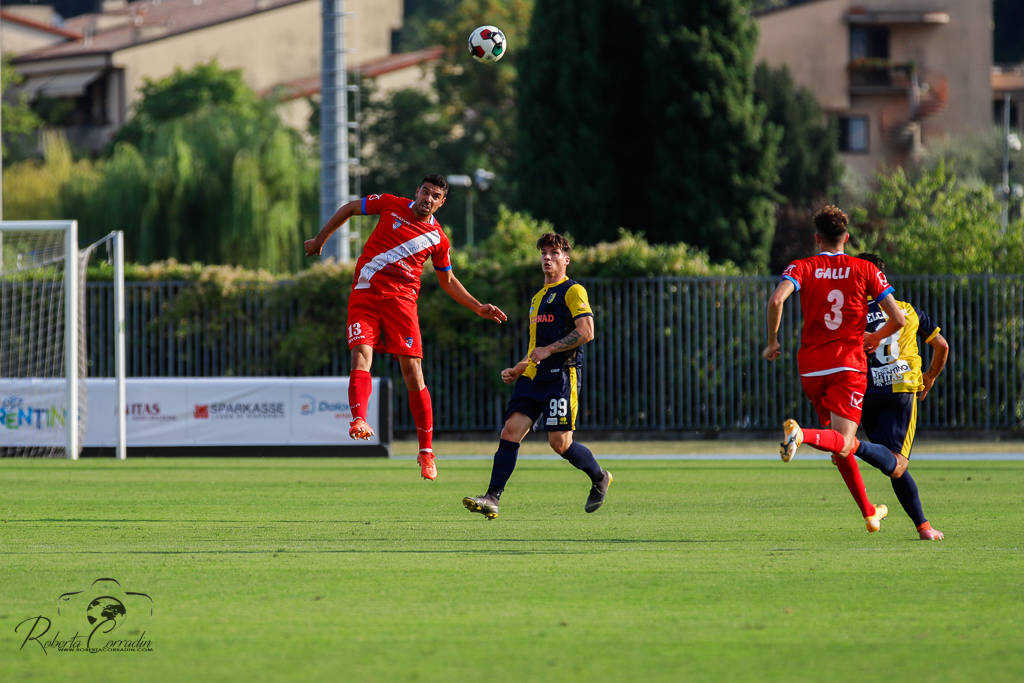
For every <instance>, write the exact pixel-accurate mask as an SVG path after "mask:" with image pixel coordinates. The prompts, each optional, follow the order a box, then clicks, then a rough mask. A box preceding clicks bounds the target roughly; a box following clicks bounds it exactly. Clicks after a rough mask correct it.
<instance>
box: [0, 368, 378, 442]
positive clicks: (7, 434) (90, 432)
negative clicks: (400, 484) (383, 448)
mask: <svg viewBox="0 0 1024 683" xmlns="http://www.w3.org/2000/svg"><path fill="white" fill-rule="evenodd" d="M85 388H86V392H85V400H84V401H83V409H82V414H83V416H84V418H85V422H86V431H85V438H84V439H83V446H84V447H86V448H90V447H113V446H114V445H115V443H116V430H117V422H116V412H115V410H116V408H115V384H114V380H112V379H87V380H85ZM64 390H65V385H64V381H63V380H61V379H10V378H0V446H37V445H49V446H60V445H62V444H63V443H64V423H65V420H66V417H67V402H66V400H65V396H64ZM125 392H126V396H127V401H126V409H125V413H126V416H127V439H128V446H129V447H131V446H245V445H252V446H289V445H295V446H333V445H377V444H380V437H379V435H375V436H374V437H373V438H372V439H370V440H369V441H358V442H356V441H354V440H352V439H350V438H349V436H348V424H349V422H350V421H351V420H352V414H351V412H350V410H349V406H348V378H347V377H314V378H305V377H303V378H284V377H272V378H262V377H242V378H231V379H225V378H195V379H191V378H181V379H179V378H155V377H154V378H145V377H132V378H129V379H128V380H127V381H126V387H125ZM379 397H380V380H379V379H378V378H374V380H373V394H372V398H371V400H370V405H369V406H368V411H367V413H368V414H367V419H368V421H369V422H370V424H378V423H379V415H380V410H379V407H378V403H379Z"/></svg>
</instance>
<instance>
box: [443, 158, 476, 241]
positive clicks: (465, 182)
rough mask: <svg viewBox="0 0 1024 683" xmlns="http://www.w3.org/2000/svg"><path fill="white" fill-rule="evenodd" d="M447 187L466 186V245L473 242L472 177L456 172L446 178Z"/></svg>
mask: <svg viewBox="0 0 1024 683" xmlns="http://www.w3.org/2000/svg"><path fill="white" fill-rule="evenodd" d="M447 180H448V186H449V187H464V188H466V245H467V246H468V245H470V244H473V179H472V178H471V177H469V176H468V175H465V174H462V173H457V174H454V175H450V176H448V178H447Z"/></svg>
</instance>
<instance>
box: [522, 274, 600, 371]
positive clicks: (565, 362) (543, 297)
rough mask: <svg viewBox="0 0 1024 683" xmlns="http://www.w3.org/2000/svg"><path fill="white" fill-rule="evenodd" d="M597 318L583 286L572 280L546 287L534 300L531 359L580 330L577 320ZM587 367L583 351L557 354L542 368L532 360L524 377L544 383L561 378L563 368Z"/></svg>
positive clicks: (531, 306) (577, 349)
mask: <svg viewBox="0 0 1024 683" xmlns="http://www.w3.org/2000/svg"><path fill="white" fill-rule="evenodd" d="M588 315H589V316H593V315H594V311H593V310H591V308H590V300H589V299H588V298H587V290H586V289H584V288H583V285H581V284H580V283H578V282H576V281H575V280H570V279H569V278H568V277H566V278H564V279H562V280H561V281H559V282H556V283H554V284H551V285H544V287H543V288H542V289H541V290H540V291H539V292H537V293H536V294H534V295H533V299H531V300H530V348H529V349H528V350H527V352H526V355H527V356H529V355H530V354H532V353H533V350H534V349H535V348H537V347H539V346H547V345H548V344H553V343H554V342H556V341H558V340H559V339H561V338H562V337H564V336H565V335H567V334H569V333H570V332H572V331H573V330H575V329H576V319H577V318H582V317H584V316H588ZM571 367H572V368H577V369H579V368H582V367H583V348H582V347H576V348H575V349H569V350H568V351H560V352H557V353H553V354H551V355H550V356H548V357H547V358H545V359H544V360H542V361H541V362H540V364H539V365H538V364H537V363H534V362H533V361H532V360H531V361H530V363H529V365H527V366H526V370H524V371H523V376H524V377H529V378H530V379H539V380H544V379H547V378H548V377H556V376H557V377H559V378H561V372H562V369H563V368H571Z"/></svg>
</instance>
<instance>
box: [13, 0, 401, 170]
mask: <svg viewBox="0 0 1024 683" xmlns="http://www.w3.org/2000/svg"><path fill="white" fill-rule="evenodd" d="M344 5H345V8H344V9H345V11H346V12H347V13H348V16H347V17H346V28H347V34H346V46H347V49H348V50H349V52H350V54H349V55H348V56H347V61H348V63H349V64H350V65H353V66H358V65H359V64H360V63H363V62H373V61H375V60H378V59H380V58H383V57H386V56H388V55H390V54H391V46H392V34H393V32H394V31H396V30H398V29H400V28H401V25H402V11H403V1H402V0H346V2H345V3H344ZM321 26H322V3H321V1H320V0H137V1H136V2H124V1H123V0H107V2H105V3H104V8H103V11H102V12H100V13H97V14H86V15H82V16H79V17H74V18H73V19H70V20H68V21H67V22H65V23H64V25H63V27H62V29H63V30H64V31H66V32H67V33H68V34H69V36H68V37H67V38H66V39H64V40H61V41H60V42H59V43H56V44H51V45H48V46H44V47H41V48H39V49H35V50H32V51H29V52H26V53H23V54H21V55H19V56H17V57H16V58H15V59H14V60H13V63H14V65H15V67H16V68H17V69H18V71H19V72H20V73H21V74H22V75H23V76H25V81H24V82H23V83H21V84H20V85H19V87H18V90H19V91H20V92H22V93H24V94H26V95H27V96H28V97H29V98H30V99H33V98H36V97H40V96H48V97H57V98H66V99H69V100H71V101H72V102H73V103H74V111H73V113H72V114H71V116H70V117H69V119H68V121H67V125H66V127H65V130H66V132H67V134H68V138H69V140H70V141H71V142H72V143H74V144H76V145H78V146H80V147H83V148H85V149H94V150H96V149H100V148H102V147H103V146H104V145H105V144H107V142H109V140H110V138H111V136H112V135H113V133H114V132H115V131H116V130H117V129H118V128H120V127H121V126H122V125H123V124H124V122H125V121H126V120H127V119H128V117H129V116H130V115H131V109H132V105H133V104H134V103H135V102H136V101H137V99H138V98H139V96H140V94H141V88H142V86H143V85H144V84H145V82H146V81H147V79H148V80H155V79H160V78H163V77H166V76H169V75H171V74H172V73H174V71H175V69H178V68H181V69H186V70H187V69H190V68H192V67H194V66H196V65H198V64H205V63H208V62H210V61H212V60H216V61H217V62H218V63H219V64H220V66H221V67H223V68H225V69H240V70H241V71H242V74H243V77H244V78H245V80H246V82H247V83H248V85H249V86H250V87H252V88H253V89H254V90H256V91H257V92H269V91H271V90H273V89H274V88H275V86H283V85H287V84H290V83H294V82H296V81H300V80H303V79H316V78H318V77H319V74H320V65H321V54H320V53H321V30H322V29H321ZM286 118H289V117H288V116H287V113H286ZM289 123H291V124H293V125H298V124H299V122H297V121H289Z"/></svg>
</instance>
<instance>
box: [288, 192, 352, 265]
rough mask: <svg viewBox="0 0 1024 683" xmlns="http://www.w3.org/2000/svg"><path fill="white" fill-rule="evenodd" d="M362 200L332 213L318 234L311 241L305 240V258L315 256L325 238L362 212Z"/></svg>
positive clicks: (321, 247)
mask: <svg viewBox="0 0 1024 683" xmlns="http://www.w3.org/2000/svg"><path fill="white" fill-rule="evenodd" d="M361 206H362V200H361V199H355V200H353V201H351V202H349V203H348V204H343V205H342V206H341V208H339V209H338V210H337V211H335V212H334V215H333V216H331V217H330V219H328V221H327V223H326V224H325V225H324V227H322V228H320V232H318V233H317V235H316V237H314V238H313V239H309V240H306V241H305V242H304V243H303V246H304V247H305V250H306V256H315V255H316V254H319V253H320V252H321V251H323V248H324V243H326V242H327V238H328V237H330V236H331V233H333V232H334V231H335V230H337V229H338V228H340V227H341V225H342V223H344V222H345V221H347V220H348V219H349V218H352V216H355V215H356V214H358V213H360V212H361V211H362V208H361Z"/></svg>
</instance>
